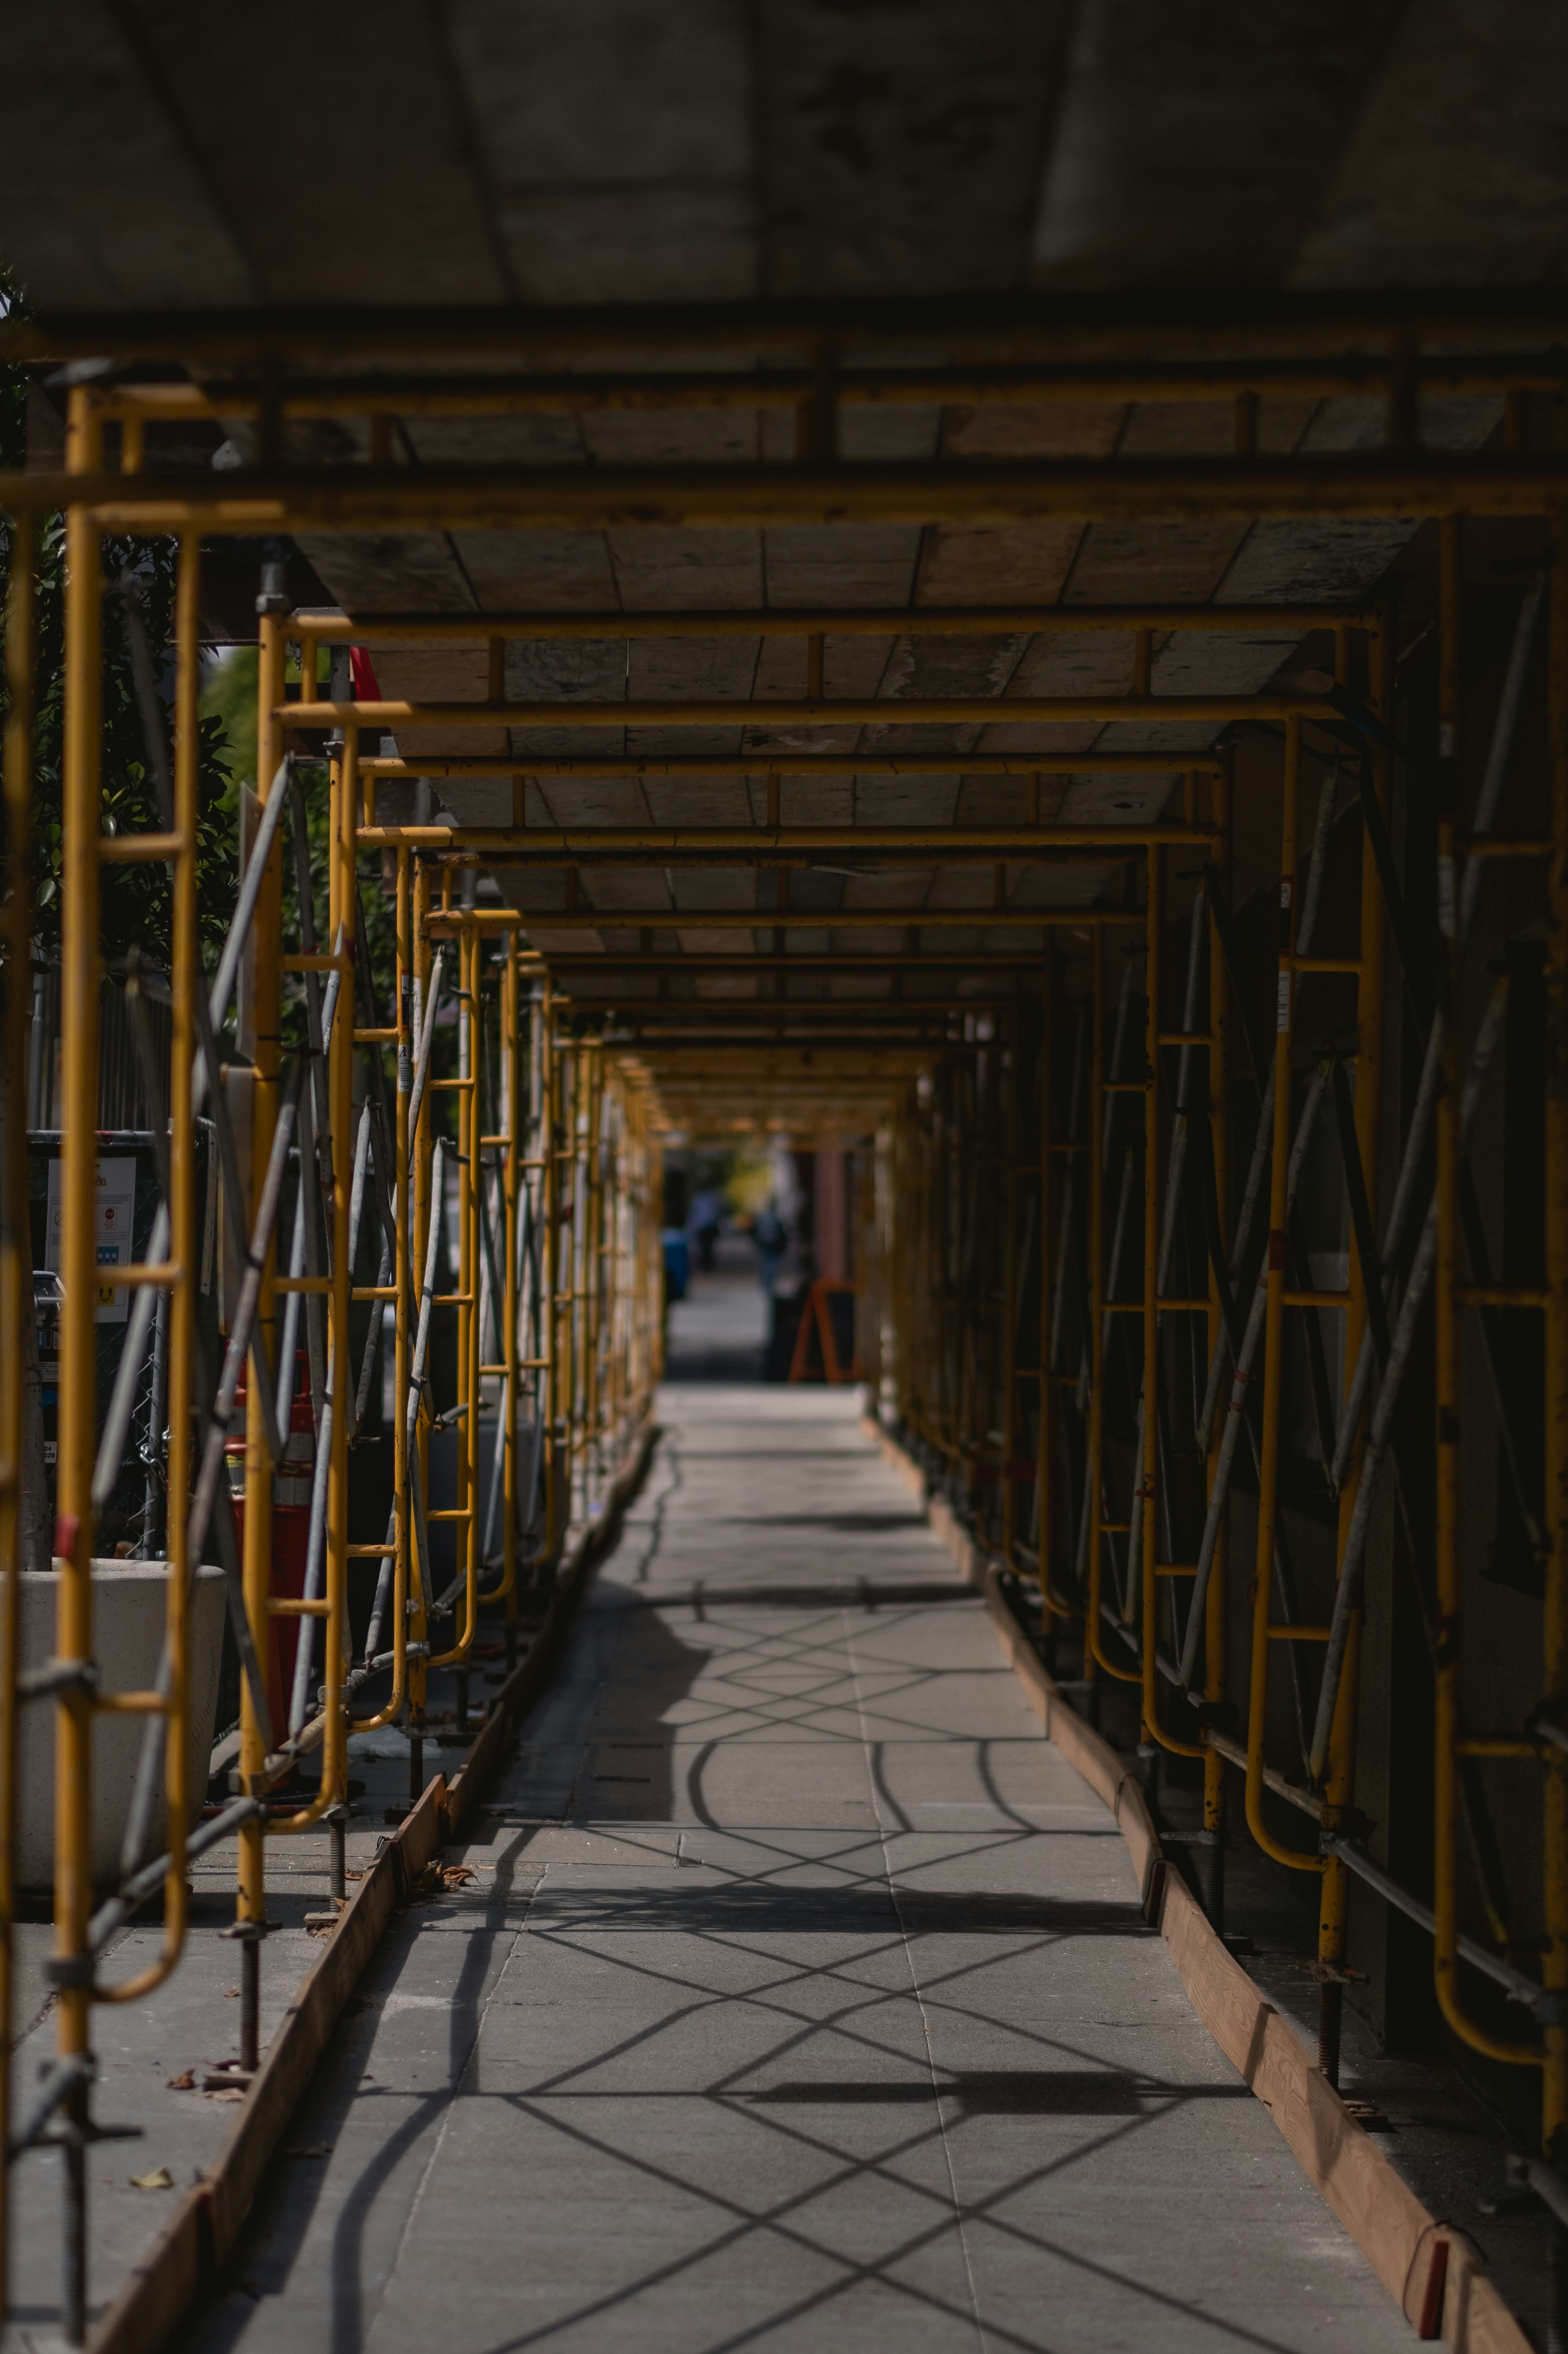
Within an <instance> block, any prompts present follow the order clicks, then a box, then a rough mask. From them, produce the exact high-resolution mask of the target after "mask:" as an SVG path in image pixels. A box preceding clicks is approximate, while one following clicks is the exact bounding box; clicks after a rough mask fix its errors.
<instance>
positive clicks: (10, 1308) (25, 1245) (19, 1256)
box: [0, 515, 37, 2313]
mask: <svg viewBox="0 0 1568 2354" xmlns="http://www.w3.org/2000/svg"><path fill="white" fill-rule="evenodd" d="M10 533H11V547H10V568H9V574H8V578H7V579H6V584H5V766H4V796H5V849H6V860H7V865H6V878H5V879H6V888H5V900H4V904H3V906H0V937H3V938H4V944H5V975H4V983H5V1017H4V1019H5V1027H4V1032H3V1033H0V1055H4V1057H5V1072H6V1074H7V1076H6V1082H5V1084H6V1088H7V1101H6V1106H5V1140H4V1147H3V1157H0V1364H5V1365H8V1366H10V1367H11V1368H12V1373H11V1378H10V1379H9V1380H8V1381H5V1382H0V2036H3V2037H4V2039H5V2042H4V2055H3V2057H0V2148H4V2147H5V2146H6V2144H7V2142H8V2140H9V2137H10V2131H11V2067H12V2061H11V2051H12V2046H13V2043H14V2041H15V2040H16V2038H15V2020H14V2013H15V2010H16V1993H15V1954H14V1947H13V1934H14V1933H13V1927H12V1924H13V1920H14V1917H15V1912H16V1732H17V1721H16V1705H17V1704H16V1676H17V1672H18V1670H19V1668H20V1665H21V1631H22V1630H21V1609H22V1576H21V1572H22V1566H23V1558H22V1445H23V1424H22V1384H21V1380H20V1378H19V1376H18V1369H19V1368H20V1366H21V1363H22V1355H23V1344H24V1339H25V1334H26V1319H27V1318H29V1317H31V1316H32V1314H33V1312H34V1310H33V1246H32V1235H31V1230H30V1220H29V1215H28V1210H27V1115H26V1104H25V1102H24V1100H23V1091H24V1085H25V1080H24V1075H25V1073H26V1067H27V1017H28V1002H27V1001H28V996H29V991H28V989H27V987H26V981H25V980H24V976H27V977H28V978H29V979H30V976H31V966H32V928H33V903H32V814H33V811H32V796H33V722H34V700H35V688H34V660H35V654H36V649H37V635H36V632H37V622H36V619H35V612H34V597H35V580H34V573H35V568H36V566H37V525H36V524H35V522H34V520H33V518H32V517H31V516H30V515H22V516H18V517H16V519H15V520H14V521H13V522H12V524H11V526H10ZM9 2277H10V2189H9V2169H6V2179H5V2182H4V2183H0V2313H4V2312H5V2310H6V2305H7V2287H8V2282H9Z"/></svg>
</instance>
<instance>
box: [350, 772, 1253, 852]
mask: <svg viewBox="0 0 1568 2354" xmlns="http://www.w3.org/2000/svg"><path fill="white" fill-rule="evenodd" d="M955 759H957V761H958V767H957V768H955V766H954V763H955ZM360 766H361V770H362V773H363V774H365V775H366V777H370V778H376V779H379V778H383V777H393V778H401V779H410V778H417V777H513V778H514V777H515V776H516V775H517V774H518V772H519V770H521V771H522V773H523V774H524V776H528V777H534V778H536V779H540V780H542V781H546V782H547V781H548V780H550V779H556V778H566V777H758V778H761V779H771V780H775V781H776V780H777V779H780V778H783V777H951V776H954V775H957V774H959V773H960V772H961V773H962V774H963V775H964V776H966V777H1017V778H1019V779H1024V780H1026V779H1029V778H1031V777H1077V776H1086V777H1099V776H1116V777H1170V778H1171V779H1175V778H1176V777H1177V776H1178V775H1180V774H1181V772H1182V770H1186V771H1187V772H1189V773H1190V774H1194V775H1200V776H1202V775H1209V774H1212V772H1213V770H1214V769H1217V767H1218V766H1219V761H1218V759H1217V758H1216V757H1214V756H1213V755H1212V754H1209V753H1206V752H1183V753H1182V754H1181V758H1180V759H1175V758H1171V756H1170V755H1169V754H1167V753H1163V752H1142V751H1136V750H1128V751H1126V752H1120V751H1118V752H1105V751H1099V752H965V753H964V754H962V756H961V757H960V756H959V755H956V754H954V753H952V752H896V753H895V752H836V751H825V752H798V751H794V750H789V751H783V752H763V751H746V752H739V753H715V752H670V753H667V754H661V755H660V756H659V757H658V758H651V757H650V756H649V755H647V754H645V753H635V754H630V753H617V754H610V753H595V754H593V755H591V756H588V755H585V754H581V753H578V754H576V755H574V756H572V757H570V758H567V757H565V756H552V757H550V758H541V757H540V756H539V755H538V754H536V753H535V754H532V755H530V756H529V758H527V759H526V761H521V760H519V759H518V758H517V756H516V755H515V754H514V753H507V754H505V755H500V754H495V753H492V754H489V755H481V756H464V757H461V758H460V757H458V756H456V755H454V754H450V753H443V754H442V755H441V756H440V758H429V757H423V756H421V757H419V758H415V759H412V760H408V759H404V758H401V757H400V756H397V755H387V756H386V757H384V758H379V759H373V760H364V761H362V762H361V764H360ZM767 822H768V825H770V826H771V825H773V824H775V823H776V822H777V812H776V811H773V810H772V809H771V807H770V808H769V811H768V821H767ZM474 830H475V829H469V831H474ZM454 831H455V832H457V833H459V834H461V833H463V832H464V829H462V828H461V827H460V828H457V829H455V830H454V829H451V828H449V827H446V826H434V827H431V828H429V834H430V837H431V840H432V843H434V845H435V846H436V847H438V848H440V847H444V846H445V845H446V844H447V843H449V842H450V839H451V837H452V833H453V832H454ZM478 831H483V829H478ZM491 831H493V832H497V833H498V838H499V839H502V840H504V841H510V840H511V839H512V838H513V836H514V833H516V832H526V831H527V829H525V828H524V827H522V826H521V825H520V824H514V826H513V827H512V828H510V829H491ZM759 831H760V829H759ZM391 833H396V834H397V836H398V838H399V839H401V840H408V839H410V837H412V838H413V839H415V840H416V841H418V840H422V839H423V836H422V835H421V834H420V833H419V832H418V828H410V827H408V826H398V827H391V828H386V829H377V828H376V827H373V826H371V825H369V824H368V823H367V824H366V828H365V831H364V832H363V833H362V835H361V837H360V838H361V840H362V841H364V842H366V843H371V842H381V841H383V840H385V839H386V838H387V835H388V834H391Z"/></svg>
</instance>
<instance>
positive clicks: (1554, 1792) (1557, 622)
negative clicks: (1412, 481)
mask: <svg viewBox="0 0 1568 2354" xmlns="http://www.w3.org/2000/svg"><path fill="white" fill-rule="evenodd" d="M1551 520H1552V587H1551V592H1550V593H1551V607H1550V619H1549V624H1548V626H1549V630H1550V637H1549V642H1548V652H1547V660H1548V666H1549V668H1548V696H1549V711H1550V716H1549V723H1548V725H1549V731H1550V734H1549V742H1550V758H1551V784H1552V862H1551V867H1550V870H1549V875H1548V886H1547V887H1548V905H1547V935H1546V987H1547V1054H1546V1286H1547V1295H1546V1296H1547V1306H1546V1516H1547V1529H1546V1546H1547V1553H1546V1596H1545V1616H1544V1619H1543V1623H1542V1652H1543V1657H1542V1689H1543V1691H1545V1693H1546V1694H1547V1695H1548V1697H1550V1698H1555V1697H1556V1696H1557V1695H1558V1694H1560V1693H1562V1692H1564V1691H1568V507H1561V506H1559V507H1554V508H1553V509H1552V518H1551ZM1542 1840H1543V1852H1544V1858H1545V1881H1544V1888H1543V1892H1542V1893H1543V1918H1544V1925H1545V1930H1546V1949H1545V1953H1544V1956H1543V1960H1542V1977H1543V1979H1544V1982H1545V1986H1546V1990H1547V1992H1548V1993H1549V1994H1551V1995H1553V1996H1555V1998H1556V2000H1557V2004H1558V2009H1559V2016H1558V2018H1557V2020H1555V2021H1554V2022H1553V2023H1550V2024H1549V2025H1548V2026H1547V2028H1546V2031H1545V2069H1544V2077H1543V2084H1542V2146H1543V2147H1544V2149H1545V2151H1546V2154H1547V2155H1548V2157H1550V2158H1552V2159H1554V2160H1555V2161H1556V2162H1557V2163H1558V2164H1559V2165H1561V2164H1562V2163H1563V2161H1564V2160H1565V2159H1568V2025H1565V2024H1564V2023H1563V2019H1562V2016H1561V2012H1562V2008H1563V2004H1564V2002H1565V2001H1568V1756H1564V1755H1563V1751H1562V1750H1561V1749H1556V1748H1553V1749H1552V1750H1551V1751H1550V1752H1549V1754H1548V1755H1547V1759H1546V1763H1545V1809H1544V1819H1543V1822H1542Z"/></svg>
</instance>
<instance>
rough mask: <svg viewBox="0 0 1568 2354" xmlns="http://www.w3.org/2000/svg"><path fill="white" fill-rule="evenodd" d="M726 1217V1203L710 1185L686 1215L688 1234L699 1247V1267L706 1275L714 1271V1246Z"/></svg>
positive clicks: (697, 1197)
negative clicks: (720, 1225) (722, 1221)
mask: <svg viewBox="0 0 1568 2354" xmlns="http://www.w3.org/2000/svg"><path fill="white" fill-rule="evenodd" d="M723 1216H724V1203H723V1201H722V1199H721V1198H720V1196H719V1195H718V1194H717V1193H715V1192H714V1190H713V1188H712V1187H711V1186H709V1185H705V1186H704V1188H703V1190H702V1192H701V1193H699V1194H697V1195H696V1197H695V1199H694V1201H693V1204H692V1206H691V1208H690V1209H689V1210H688V1211H687V1213H686V1232H687V1233H688V1234H689V1235H691V1237H692V1239H693V1241H694V1243H695V1244H696V1246H697V1265H698V1267H700V1268H701V1269H702V1271H703V1273H704V1274H705V1275H711V1274H712V1273H713V1271H714V1246H715V1244H716V1243H717V1241H718V1238H719V1224H720V1221H721V1219H722V1218H723Z"/></svg>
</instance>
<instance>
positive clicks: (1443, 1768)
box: [1432, 516, 1568, 2066]
mask: <svg viewBox="0 0 1568 2354" xmlns="http://www.w3.org/2000/svg"><path fill="white" fill-rule="evenodd" d="M1437 555H1438V603H1437V770H1438V786H1437V877H1438V881H1437V924H1438V931H1439V933H1440V935H1441V938H1440V940H1439V947H1440V949H1441V952H1442V990H1441V1002H1442V1004H1443V1009H1444V1013H1445V1016H1446V1018H1445V1020H1444V1023H1443V1027H1442V1063H1441V1071H1442V1084H1441V1086H1440V1087H1439V1089H1438V1095H1437V1115H1436V1143H1437V1185H1436V1196H1437V1201H1436V1207H1437V1262H1436V1269H1435V1271H1434V1279H1433V1288H1434V1292H1435V1295H1436V1297H1435V1299H1434V1308H1435V1311H1436V1313H1435V1319H1434V1321H1435V1325H1436V1336H1435V1337H1436V1401H1435V1404H1436V1424H1437V1433H1436V1436H1437V1500H1436V1587H1437V1657H1436V1678H1435V1681H1436V1758H1435V1761H1434V1765H1435V1771H1434V1776H1433V1818H1434V1821H1433V1868H1432V1914H1433V1933H1432V1964H1433V1974H1434V1978H1435V1980H1436V1988H1437V2001H1438V2005H1439V2008H1440V2009H1441V2010H1442V2012H1443V2015H1444V2017H1445V2019H1446V2020H1447V2022H1448V2024H1449V2026H1450V2027H1452V2028H1453V2030H1454V2031H1455V2033H1456V2034H1457V2035H1458V2036H1460V2037H1461V2038H1462V2039H1463V2040H1464V2041H1465V2042H1467V2043H1468V2044H1469V2045H1470V2046H1471V2048H1472V2049H1473V2050H1475V2051H1478V2052H1486V2053H1487V2054H1488V2055H1489V2057H1490V2058H1491V2059H1494V2060H1500V2061H1504V2062H1517V2063H1519V2064H1521V2065H1525V2066H1529V2065H1531V2064H1533V2063H1536V2062H1538V2061H1539V2059H1540V2057H1541V2055H1540V2054H1539V2053H1538V2052H1536V2051H1535V2049H1534V2048H1533V2047H1532V2046H1527V2045H1523V2044H1510V2043H1507V2042H1505V2041H1503V2040H1502V2039H1501V2038H1500V2037H1498V2036H1495V2035H1493V2034H1492V2033H1491V2032H1490V2031H1489V2030H1488V2029H1486V2028H1484V2027H1480V2026H1478V2024H1477V2023H1476V2021H1475V2020H1473V2019H1471V2018H1470V2017H1469V2016H1468V2014H1467V2011H1466V2009H1465V2007H1464V2002H1463V1999H1462V1996H1461V1993H1460V1988H1459V1975H1458V1964H1459V1953H1458V1942H1459V1922H1458V1764H1459V1761H1458V1755H1457V1750H1456V1746H1455V1744H1456V1743H1457V1740H1458V1737H1459V1720H1460V1715H1461V1711H1462V1699H1461V1692H1460V1683H1461V1678H1462V1673H1463V1660H1464V1646H1463V1629H1464V1619H1463V1597H1462V1593H1461V1586H1460V1576H1459V1503H1460V1469H1461V1467H1460V1456H1459V1405H1460V1395H1459V1392H1460V1371H1459V1331H1458V1323H1459V1302H1458V1299H1457V1287H1458V1282H1459V1208H1458V1197H1459V1187H1458V1179H1459V1155H1460V1137H1459V1098H1460V1092H1461V1088H1462V1085H1463V1077H1462V1074H1463V1069H1464V1053H1463V1043H1464V1042H1463V1030H1464V1004H1463V1000H1462V997H1461V993H1460V967H1459V949H1460V942H1459V927H1458V893H1457V889H1456V887H1455V885H1456V851H1457V838H1456V837H1457V810H1456V806H1455V803H1456V785H1457V769H1458V749H1459V718H1460V684H1461V673H1460V666H1459V664H1460V557H1461V543H1460V535H1459V524H1458V520H1457V517H1454V516H1445V517H1444V518H1443V520H1442V522H1441V523H1440V524H1439V525H1438V535H1437ZM1553 784H1554V787H1555V784H1556V778H1555V776H1554V778H1553ZM1562 829H1563V812H1562V811H1561V808H1560V806H1559V797H1558V795H1557V793H1556V792H1555V790H1554V792H1553V809H1552V852H1553V854H1552V864H1551V870H1550V875H1549V882H1548V890H1549V896H1550V898H1551V902H1552V904H1551V907H1550V909H1549V925H1550V930H1549V937H1548V943H1547V968H1548V981H1547V991H1548V1007H1549V1014H1550V1009H1551V1008H1552V1006H1553V1003H1554V1002H1556V1004H1557V1010H1558V1012H1559V1014H1560V1013H1561V996H1562V989H1563V971H1564V967H1563V964H1562V962H1560V961H1558V960H1560V959H1561V958H1562V957H1563V949H1564V946H1565V945H1568V943H1565V941H1564V936H1563V917H1564V916H1565V915H1568V907H1565V906H1564V903H1563V896H1562V895H1563V875H1562V859H1561V855H1560V853H1561V852H1562V851H1563V849H1564V848H1565V847H1568V843H1565V842H1564V837H1563V831H1562ZM1558 1035H1559V1037H1560V1035H1561V1034H1560V1033H1559V1034H1558ZM1561 1087H1562V1081H1561V1078H1560V1076H1558V1075H1557V1074H1556V1073H1555V1072H1554V1069H1553V1062H1552V1034H1551V1033H1550V1032H1549V1042H1548V1047H1547V1097H1546V1117H1547V1171H1548V1182H1547V1189H1546V1192H1547V1203H1546V1220H1547V1225H1546V1234H1547V1258H1548V1269H1547V1283H1548V1297H1549V1298H1550V1297H1551V1296H1552V1274H1553V1268H1552V1250H1553V1246H1556V1248H1557V1250H1558V1253H1559V1260H1560V1264H1559V1267H1558V1270H1557V1272H1558V1275H1559V1280H1560V1282H1561V1281H1563V1278H1568V1267H1564V1266H1563V1265H1562V1264H1561V1260H1562V1253H1563V1244H1564V1242H1568V1227H1565V1226H1564V1225H1563V1222H1562V1204H1560V1203H1559V1202H1554V1200H1553V1190H1552V1176H1553V1174H1554V1172H1553V1171H1552V1146H1553V1143H1554V1141H1561V1140H1562V1137H1563V1133H1564V1130H1563V1128H1562V1127H1558V1126H1557V1123H1558V1122H1561V1121H1562V1119H1563V1099H1562V1094H1561ZM1554 1129H1555V1135H1554ZM1557 1182H1558V1183H1559V1184H1561V1182H1562V1179H1561V1175H1560V1174H1559V1175H1558V1176H1557ZM1553 1321H1554V1320H1553V1318H1552V1316H1551V1315H1550V1313H1549V1314H1548V1317H1547V1327H1548V1340H1547V1349H1548V1363H1547V1405H1546V1414H1547V1423H1546V1432H1547V1442H1548V1449H1549V1453H1548V1478H1547V1509H1548V1511H1549V1512H1551V1511H1554V1510H1559V1509H1560V1506H1561V1495H1562V1490H1561V1487H1559V1488H1558V1490H1556V1491H1555V1492H1554V1490H1553V1487H1552V1479H1553V1475H1555V1477H1556V1478H1557V1479H1558V1480H1559V1481H1561V1479H1562V1477H1563V1472H1562V1459H1561V1458H1557V1460H1555V1461H1553V1459H1552V1453H1551V1449H1552V1440H1553V1437H1554V1436H1555V1432H1556V1428H1557V1426H1558V1416H1559V1415H1560V1414H1561V1412H1562V1407H1561V1405H1560V1404H1559V1402H1558V1400H1557V1399H1556V1398H1555V1397H1554V1394H1553V1391H1552V1373H1553V1371H1554V1370H1556V1371H1558V1372H1562V1371H1563V1370H1564V1369H1563V1367H1562V1366H1561V1365H1559V1366H1557V1367H1556V1368H1554V1367H1553V1364H1552V1355H1551V1352H1552V1324H1553ZM1554 1567H1555V1556H1553V1558H1552V1561H1551V1562H1550V1563H1549V1564H1548V1572H1547V1613H1548V1617H1547V1622H1546V1624H1545V1626H1544V1627H1543V1629H1542V1635H1543V1649H1545V1650H1546V1654H1547V1659H1546V1664H1547V1667H1548V1673H1549V1675H1550V1671H1551V1640H1552V1633H1553V1632H1554V1631H1555V1632H1556V1633H1557V1635H1558V1639H1559V1642H1561V1641H1562V1639H1563V1635H1562V1628H1561V1626H1560V1625H1559V1626H1558V1627H1556V1628H1553V1626H1552V1569H1553V1568H1554ZM1547 1689H1548V1691H1550V1692H1555V1691H1556V1690H1557V1689H1558V1687H1556V1686H1554V1685H1552V1683H1551V1682H1550V1681H1549V1683H1548V1686H1547ZM1546 1791H1547V1799H1546V1804H1547V1816H1546V1824H1545V1828H1546V1830H1547V1834H1548V1839H1550V1824H1551V1808H1552V1797H1551V1791H1552V1779H1551V1769H1550V1768H1548V1769H1547V1777H1546ZM1546 1856H1547V1863H1546V1870H1547V1873H1548V1876H1549V1879H1550V1874H1551V1872H1552V1850H1551V1847H1550V1844H1548V1846H1547V1850H1546ZM1543 1960H1544V1961H1546V1962H1548V1963H1550V1964H1551V1965H1552V1967H1555V1969H1556V1970H1557V1972H1558V1973H1559V1977H1560V1978H1561V1977H1562V1976H1563V1963H1562V1960H1561V1959H1560V1958H1559V1957H1557V1956H1553V1955H1552V1946H1551V1941H1550V1940H1549V1943H1548V1947H1547V1953H1546V1955H1545V1956H1543ZM1548 1983H1549V1984H1550V1980H1548ZM1547 2032H1548V2034H1550V2033H1551V2030H1550V2029H1548V2031H1547ZM1558 2032H1559V2034H1561V2032H1562V2031H1561V2030H1559V2031H1558Z"/></svg>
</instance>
